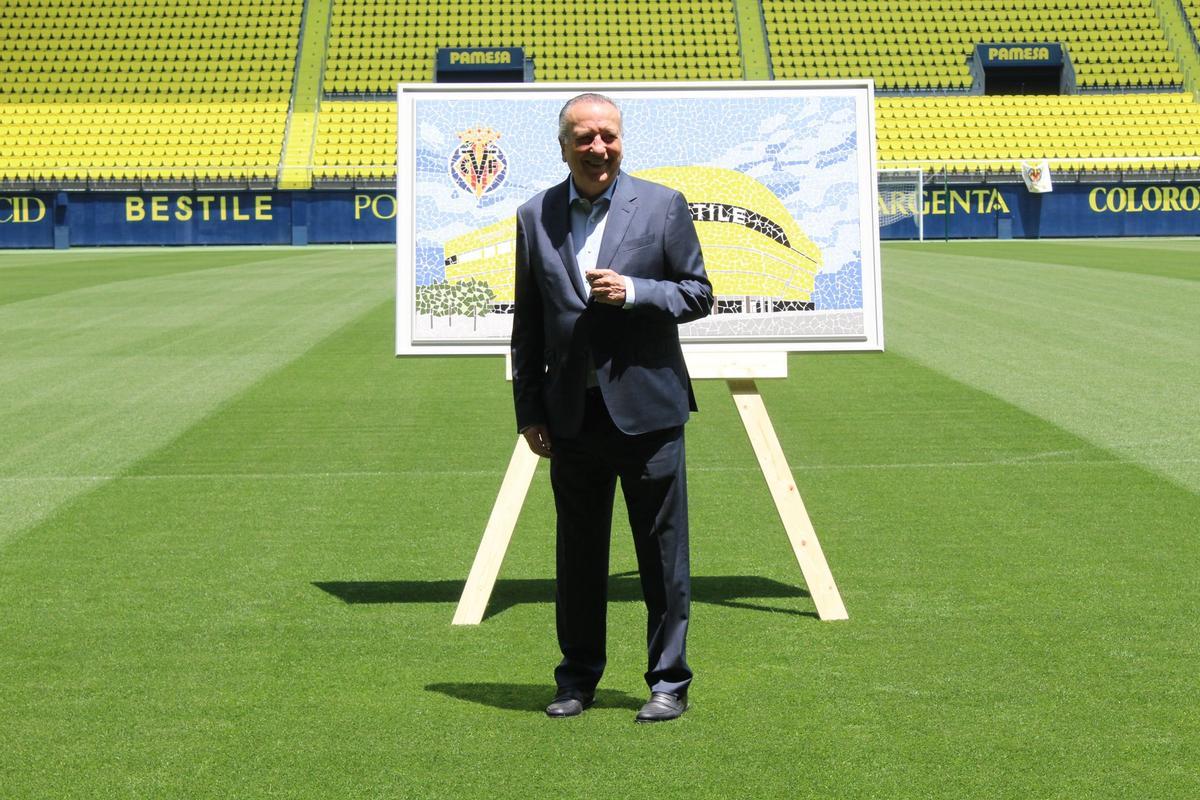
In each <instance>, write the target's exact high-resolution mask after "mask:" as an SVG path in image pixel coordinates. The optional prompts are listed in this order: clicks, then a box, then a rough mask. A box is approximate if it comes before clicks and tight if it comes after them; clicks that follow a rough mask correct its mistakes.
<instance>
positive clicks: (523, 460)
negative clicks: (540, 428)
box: [454, 352, 849, 625]
mask: <svg viewBox="0 0 1200 800" xmlns="http://www.w3.org/2000/svg"><path fill="white" fill-rule="evenodd" d="M687 363H688V372H689V373H690V374H691V376H692V377H693V378H695V379H710V380H711V379H720V380H724V381H725V382H726V384H727V385H728V386H729V392H730V394H731V395H733V402H734V404H735V405H736V406H737V410H738V413H739V414H740V415H741V418H742V424H743V425H744V426H745V428H746V435H747V436H749V437H750V445H751V446H752V447H753V448H754V454H755V456H757V457H758V466H759V468H760V469H762V474H763V478H764V479H766V481H767V486H768V487H769V488H770V490H771V497H772V498H773V499H774V500H775V508H776V509H777V510H778V511H779V518H780V519H781V520H782V521H783V527H784V530H786V531H787V535H788V539H789V540H790V541H791V543H792V552H794V553H795V554H796V561H797V562H799V564H800V571H801V572H802V573H803V574H804V582H805V583H806V584H807V585H808V591H809V593H810V594H811V595H812V599H813V603H814V604H815V605H816V607H817V615H818V616H819V617H820V618H821V619H822V620H825V621H829V620H838V619H848V618H849V617H848V615H847V614H846V607H845V605H843V603H842V596H841V594H839V593H838V589H837V584H835V583H834V581H833V574H832V573H831V572H830V571H829V565H828V564H827V563H826V561H825V554H824V553H823V552H822V551H821V543H820V542H818V541H817V533H816V531H814V530H813V526H812V521H811V520H810V519H809V518H808V511H807V510H806V509H805V507H804V501H803V500H802V499H801V498H800V492H799V491H798V490H797V489H796V482H795V480H794V479H793V478H792V470H791V468H790V467H789V466H788V463H787V459H786V458H784V455H783V449H782V448H781V447H780V446H779V438H778V437H777V436H776V435H775V428H774V426H773V425H772V424H771V418H770V417H769V416H767V408H766V405H764V404H763V399H762V395H760V394H759V392H758V387H757V385H755V380H756V379H759V378H786V377H787V353H776V352H747V353H729V352H719V353H705V352H689V353H688V354H687ZM508 372H509V375H510V377H511V368H509V370H508ZM539 460H540V459H539V458H538V457H537V456H536V455H534V454H533V452H532V451H531V450H530V449H529V447H528V445H526V444H525V439H524V438H523V437H521V436H518V437H517V445H516V447H515V448H514V449H513V454H512V459H511V460H510V461H509V462H508V471H507V472H505V474H504V481H503V482H502V483H501V484H500V493H499V495H497V497H496V504H495V505H494V506H493V507H492V514H491V516H490V517H489V518H488V522H487V527H486V528H484V531H483V540H482V541H481V542H480V543H479V550H478V552H477V553H476V554H475V563H474V564H472V565H471V573H470V574H469V575H468V576H467V585H466V586H465V587H464V588H463V593H462V597H461V598H460V599H459V601H458V609H457V610H456V611H455V612H454V624H455V625H478V624H479V623H480V621H482V620H483V614H484V611H485V610H486V609H487V603H488V599H489V598H490V597H491V595H492V588H493V587H494V586H495V584H496V576H497V575H499V574H500V565H501V564H502V563H503V562H504V554H505V552H506V551H507V550H508V543H509V541H510V540H511V539H512V533H513V529H514V528H516V525H517V517H518V515H519V514H520V513H521V507H522V506H523V505H524V504H525V496H526V494H528V492H529V485H530V484H531V483H532V482H533V475H534V472H535V471H536V470H537V465H538V461H539Z"/></svg>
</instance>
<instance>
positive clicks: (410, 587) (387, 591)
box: [313, 572, 818, 619]
mask: <svg viewBox="0 0 1200 800" xmlns="http://www.w3.org/2000/svg"><path fill="white" fill-rule="evenodd" d="M463 584H464V582H463V581H315V582H314V583H313V586H316V587H317V588H318V589H320V590H322V591H324V592H328V593H329V594H331V595H333V596H334V597H336V598H338V599H339V600H342V601H343V602H345V603H348V604H350V605H360V604H376V603H457V602H458V598H459V597H460V596H461V595H462V591H463ZM809 596H810V595H809V593H808V592H807V591H805V590H804V589H801V588H799V587H797V586H791V585H789V584H786V583H780V582H779V581H775V580H771V579H770V578H761V577H758V576H754V575H701V576H693V577H692V601H693V602H696V603H708V604H710V605H715V606H724V607H725V608H740V609H745V610H748V611H766V612H771V613H775V614H792V615H794V616H799V617H812V618H814V619H817V618H818V617H817V613H816V612H815V611H800V610H798V609H794V608H784V607H780V606H778V605H773V604H766V603H763V602H761V601H763V600H775V599H788V598H795V597H809ZM608 599H609V600H610V601H611V602H617V603H629V602H641V600H642V587H641V584H640V583H639V582H638V577H637V573H629V572H626V573H621V574H619V575H613V576H612V577H610V578H609V580H608ZM552 602H554V581H553V580H552V579H549V578H509V579H504V580H498V581H496V587H495V589H494V590H493V591H492V599H491V601H490V602H489V603H488V612H487V615H486V616H487V617H494V616H496V615H497V614H499V613H501V612H503V611H505V610H506V609H509V608H512V607H513V606H517V605H521V604H524V603H552Z"/></svg>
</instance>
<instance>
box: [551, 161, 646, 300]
mask: <svg viewBox="0 0 1200 800" xmlns="http://www.w3.org/2000/svg"><path fill="white" fill-rule="evenodd" d="M617 180H620V175H618V176H617ZM616 186H617V181H613V182H612V183H610V184H609V185H608V189H606V190H605V191H604V194H602V195H600V196H599V197H597V198H596V199H595V200H592V201H588V200H585V199H584V198H582V197H580V196H579V192H578V191H577V190H576V189H575V181H574V180H572V181H570V182H569V188H568V189H567V193H568V194H567V196H568V199H569V201H570V204H571V241H572V243H573V244H574V247H575V263H576V264H578V265H579V277H580V279H582V280H583V285H584V287H587V285H588V282H587V273H588V270H591V269H596V259H597V258H599V256H600V242H601V241H603V240H604V226H605V224H606V223H607V222H608V209H609V207H610V206H612V195H613V189H615V188H616ZM604 268H605V269H607V266H606V267H604ZM623 280H624V281H625V305H624V308H629V307H630V306H632V305H633V281H631V280H630V279H629V278H628V277H625V276H623Z"/></svg>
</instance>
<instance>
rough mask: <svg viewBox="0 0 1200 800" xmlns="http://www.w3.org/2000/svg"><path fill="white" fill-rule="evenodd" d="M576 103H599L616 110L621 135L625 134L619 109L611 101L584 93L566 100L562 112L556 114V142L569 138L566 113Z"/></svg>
mask: <svg viewBox="0 0 1200 800" xmlns="http://www.w3.org/2000/svg"><path fill="white" fill-rule="evenodd" d="M576 103H600V104H602V105H606V106H612V107H613V108H615V109H617V117H618V119H620V120H621V134H622V135H624V134H625V120H624V119H623V118H621V108H620V107H619V106H618V105H617V104H616V103H615V102H613V99H612V98H611V97H606V96H604V95H602V94H596V93H595V92H584V93H583V94H580V95H576V96H574V97H572V98H571V99H570V100H568V101H567V102H566V105H564V106H563V107H562V111H559V112H558V140H559V141H560V142H567V141H569V140H570V138H571V126H570V124H569V123H568V122H567V112H569V111H570V110H571V109H572V108H574V107H575V104H576Z"/></svg>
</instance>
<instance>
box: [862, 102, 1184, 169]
mask: <svg viewBox="0 0 1200 800" xmlns="http://www.w3.org/2000/svg"><path fill="white" fill-rule="evenodd" d="M876 108H877V122H878V125H877V141H878V149H879V158H880V161H882V162H889V163H890V164H892V165H894V166H905V167H909V166H911V167H922V168H925V169H933V168H934V167H935V166H936V165H937V162H942V161H955V162H958V163H954V164H951V165H949V167H948V168H949V169H950V171H951V172H968V171H970V172H973V171H977V170H979V169H980V167H981V166H982V165H972V164H970V163H967V162H970V161H972V160H979V159H1042V158H1047V159H1050V160H1051V161H1052V162H1053V160H1055V159H1084V158H1087V159H1111V158H1113V157H1122V158H1133V159H1151V158H1180V159H1186V160H1185V161H1179V162H1175V163H1174V166H1175V167H1176V168H1186V169H1192V170H1195V169H1200V151H1198V150H1197V143H1198V141H1200V104H1197V103H1195V102H1193V100H1192V96H1191V95H1190V94H1186V93H1149V94H1089V95H1069V96H1044V95H1043V96H1003V97H985V96H979V95H976V96H957V97H956V96H935V97H879V98H877V99H876ZM1076 168H1077V169H1081V170H1091V171H1094V170H1113V169H1118V168H1124V169H1126V170H1129V169H1133V170H1142V171H1146V170H1162V169H1164V164H1163V163H1159V162H1153V161H1135V162H1132V163H1128V162H1127V163H1121V162H1116V161H1100V162H1095V163H1089V164H1086V165H1078V166H1077V167H1076Z"/></svg>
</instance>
